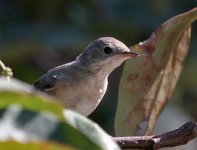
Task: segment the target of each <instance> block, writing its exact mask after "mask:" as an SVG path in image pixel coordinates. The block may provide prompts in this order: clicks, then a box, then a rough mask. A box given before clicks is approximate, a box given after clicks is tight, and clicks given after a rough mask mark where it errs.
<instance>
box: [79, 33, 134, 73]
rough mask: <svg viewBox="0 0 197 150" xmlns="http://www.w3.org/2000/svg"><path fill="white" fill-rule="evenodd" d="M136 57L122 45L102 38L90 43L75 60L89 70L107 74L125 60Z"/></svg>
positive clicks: (111, 39)
mask: <svg viewBox="0 0 197 150" xmlns="http://www.w3.org/2000/svg"><path fill="white" fill-rule="evenodd" d="M136 56H138V54H137V53H134V52H132V51H131V50H130V49H129V48H128V47H127V46H126V45H125V44H124V43H122V42H121V41H119V40H117V39H115V38H112V37H102V38H99V39H97V40H95V41H94V42H92V43H91V44H90V45H89V46H88V47H86V48H85V50H84V51H83V52H82V54H81V55H80V56H78V58H77V60H78V61H79V62H80V63H81V64H84V65H86V66H87V67H88V69H89V70H94V71H99V70H101V69H106V70H107V71H108V72H109V73H110V72H111V71H113V70H114V69H115V68H117V67H118V66H120V65H121V64H122V63H123V62H124V61H125V60H126V59H128V58H132V57H136Z"/></svg>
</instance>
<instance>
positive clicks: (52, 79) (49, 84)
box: [34, 73, 57, 92]
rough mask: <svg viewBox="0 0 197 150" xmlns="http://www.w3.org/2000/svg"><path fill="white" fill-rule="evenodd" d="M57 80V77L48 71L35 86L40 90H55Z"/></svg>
mask: <svg viewBox="0 0 197 150" xmlns="http://www.w3.org/2000/svg"><path fill="white" fill-rule="evenodd" d="M56 82H57V79H56V76H55V75H53V74H48V73H46V74H45V75H43V76H42V77H41V78H39V79H38V80H37V81H36V82H35V83H34V87H35V88H36V89H38V90H41V91H45V92H47V91H51V90H53V88H54V87H55V84H56Z"/></svg>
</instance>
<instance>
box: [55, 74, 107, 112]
mask: <svg viewBox="0 0 197 150" xmlns="http://www.w3.org/2000/svg"><path fill="white" fill-rule="evenodd" d="M106 90H107V78H106V79H105V80H104V81H95V80H94V79H92V80H86V81H84V82H80V83H75V84H72V85H70V86H69V87H66V88H65V89H63V88H61V89H58V90H56V95H57V96H58V97H59V99H60V101H61V102H62V103H63V104H64V105H65V107H66V108H68V109H72V110H74V111H77V112H78V113H80V114H82V115H84V116H88V115H90V114H91V113H92V112H93V111H94V110H95V109H96V107H97V106H98V105H99V103H100V101H101V100H102V98H103V96H104V94H105V92H106Z"/></svg>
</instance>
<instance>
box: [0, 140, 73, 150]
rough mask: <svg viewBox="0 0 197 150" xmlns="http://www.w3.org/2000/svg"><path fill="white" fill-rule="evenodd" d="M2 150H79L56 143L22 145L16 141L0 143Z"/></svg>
mask: <svg viewBox="0 0 197 150" xmlns="http://www.w3.org/2000/svg"><path fill="white" fill-rule="evenodd" d="M0 149H2V150H3V149H5V150H27V149H28V150H77V149H76V148H72V147H70V146H66V145H62V144H58V143H55V142H48V141H45V142H42V143H41V142H27V143H20V142H16V141H5V142H0Z"/></svg>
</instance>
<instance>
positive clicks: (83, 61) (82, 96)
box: [34, 37, 138, 116]
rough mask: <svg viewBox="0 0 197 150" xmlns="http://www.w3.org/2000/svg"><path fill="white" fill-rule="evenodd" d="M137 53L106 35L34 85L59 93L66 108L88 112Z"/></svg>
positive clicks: (86, 114) (51, 93)
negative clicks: (113, 76)
mask: <svg viewBox="0 0 197 150" xmlns="http://www.w3.org/2000/svg"><path fill="white" fill-rule="evenodd" d="M135 56H138V54H136V53H134V52H131V51H130V49H129V48H128V47H127V46H126V45H125V44H123V43H122V42H120V41H119V40H117V39H115V38H112V37H102V38H99V39H97V40H96V41H94V42H92V43H91V44H90V45H89V46H88V47H86V48H85V50H84V51H83V52H82V53H81V54H80V55H79V56H78V57H77V58H76V60H75V61H72V62H70V63H67V64H64V65H61V66H58V67H55V68H53V69H51V70H49V71H48V72H47V73H46V74H44V75H43V76H42V77H41V78H40V79H39V80H37V81H36V82H35V83H34V86H35V87H36V88H37V89H39V90H41V91H44V92H46V93H48V94H49V95H52V96H55V97H57V98H58V100H59V101H60V102H61V103H62V104H63V105H64V106H65V107H66V108H69V109H72V110H75V111H77V112H79V113H81V114H83V115H85V116H88V115H89V114H91V113H92V112H93V111H94V110H95V108H96V107H97V106H98V104H99V103H100V101H101V99H102V98H103V96H104V94H105V92H106V89H107V84H108V76H109V74H110V73H111V72H112V71H113V70H114V69H115V68H117V67H118V66H120V65H121V64H122V63H123V62H124V61H125V60H126V59H128V58H132V57H135Z"/></svg>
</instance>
